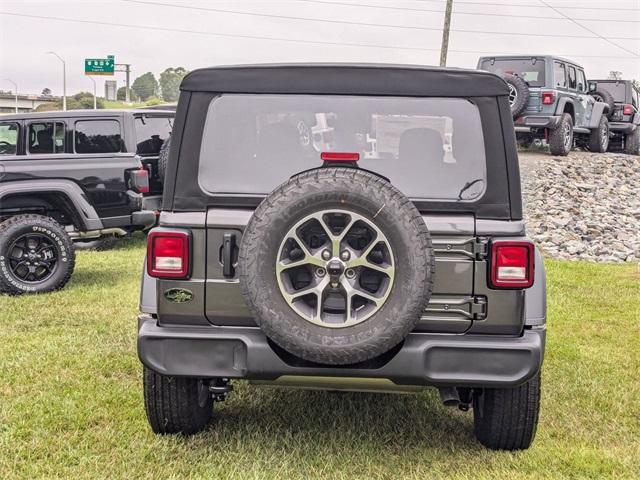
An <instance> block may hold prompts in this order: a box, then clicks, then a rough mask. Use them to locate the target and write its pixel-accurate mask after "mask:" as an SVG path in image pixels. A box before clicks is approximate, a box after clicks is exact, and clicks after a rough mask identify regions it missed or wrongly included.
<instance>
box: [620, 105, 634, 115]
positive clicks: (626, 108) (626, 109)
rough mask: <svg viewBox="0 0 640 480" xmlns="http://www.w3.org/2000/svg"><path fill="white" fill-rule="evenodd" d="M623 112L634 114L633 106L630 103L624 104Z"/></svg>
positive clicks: (624, 113)
mask: <svg viewBox="0 0 640 480" xmlns="http://www.w3.org/2000/svg"><path fill="white" fill-rule="evenodd" d="M622 114H623V115H633V106H631V105H629V104H628V103H625V104H624V105H623V106H622Z"/></svg>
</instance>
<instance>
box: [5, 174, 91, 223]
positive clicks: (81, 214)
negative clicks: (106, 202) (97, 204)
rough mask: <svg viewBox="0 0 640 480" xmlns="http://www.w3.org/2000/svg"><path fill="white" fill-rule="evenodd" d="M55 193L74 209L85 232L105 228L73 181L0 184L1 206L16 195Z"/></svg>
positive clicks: (34, 181) (21, 181) (32, 181)
mask: <svg viewBox="0 0 640 480" xmlns="http://www.w3.org/2000/svg"><path fill="white" fill-rule="evenodd" d="M47 193H49V194H50V193H55V194H57V195H62V196H64V197H65V199H66V200H67V201H68V204H69V205H70V206H71V207H72V208H73V209H74V214H75V215H76V216H77V218H78V220H79V222H80V223H81V225H80V227H81V228H82V229H83V230H85V231H89V230H100V229H102V228H103V225H102V220H101V219H100V216H99V215H98V213H97V212H96V210H95V208H93V205H91V203H90V202H89V200H88V199H87V196H86V195H85V193H84V191H83V190H82V188H80V186H79V185H78V184H77V183H75V182H72V181H71V180H63V179H56V180H19V181H13V182H6V183H0V205H1V204H2V201H3V199H7V198H9V197H12V196H14V195H30V196H37V195H38V194H47Z"/></svg>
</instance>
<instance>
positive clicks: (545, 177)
mask: <svg viewBox="0 0 640 480" xmlns="http://www.w3.org/2000/svg"><path fill="white" fill-rule="evenodd" d="M519 155H520V165H521V176H522V190H523V197H524V211H525V219H526V222H527V234H528V236H529V237H530V238H532V239H533V240H534V241H535V242H536V244H537V245H538V246H539V247H540V248H541V249H542V251H543V252H544V253H545V254H546V256H548V257H552V258H562V259H573V260H588V261H594V262H616V263H621V262H635V261H640V157H635V156H630V155H624V154H617V153H606V154H595V153H588V152H572V153H571V154H570V155H569V156H568V157H553V156H550V155H548V154H540V153H529V152H521V153H520V154H519Z"/></svg>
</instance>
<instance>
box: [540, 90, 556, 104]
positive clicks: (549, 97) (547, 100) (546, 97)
mask: <svg viewBox="0 0 640 480" xmlns="http://www.w3.org/2000/svg"><path fill="white" fill-rule="evenodd" d="M554 99H555V95H554V93H553V92H542V104H543V105H552V104H553V101H554Z"/></svg>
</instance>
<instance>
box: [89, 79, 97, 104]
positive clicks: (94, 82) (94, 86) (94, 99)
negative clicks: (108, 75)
mask: <svg viewBox="0 0 640 480" xmlns="http://www.w3.org/2000/svg"><path fill="white" fill-rule="evenodd" d="M89 80H91V81H92V82H93V109H94V110H97V109H98V100H97V99H96V81H95V80H94V78H93V77H89Z"/></svg>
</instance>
